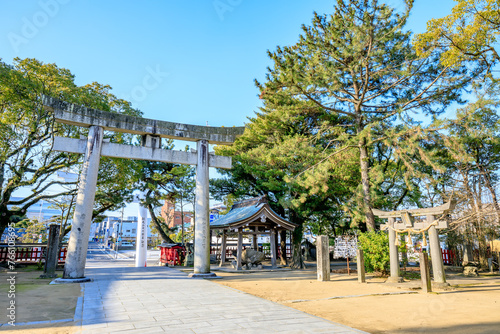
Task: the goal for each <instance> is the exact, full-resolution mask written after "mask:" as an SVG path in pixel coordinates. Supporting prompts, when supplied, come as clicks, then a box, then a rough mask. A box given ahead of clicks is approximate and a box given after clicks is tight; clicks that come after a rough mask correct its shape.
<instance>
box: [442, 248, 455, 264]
mask: <svg viewBox="0 0 500 334" xmlns="http://www.w3.org/2000/svg"><path fill="white" fill-rule="evenodd" d="M441 253H442V254H443V263H444V264H450V265H451V264H454V263H455V262H456V257H457V254H456V253H455V252H454V251H452V250H451V249H442V250H441Z"/></svg>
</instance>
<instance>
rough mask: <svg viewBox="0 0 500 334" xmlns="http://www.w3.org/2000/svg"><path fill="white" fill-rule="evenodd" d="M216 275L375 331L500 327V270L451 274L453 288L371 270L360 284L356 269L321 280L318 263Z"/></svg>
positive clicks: (235, 285) (273, 298)
mask: <svg viewBox="0 0 500 334" xmlns="http://www.w3.org/2000/svg"><path fill="white" fill-rule="evenodd" d="M217 275H218V276H223V279H220V280H214V282H217V283H219V284H222V285H225V286H228V287H231V288H234V289H237V290H241V291H244V292H247V293H249V294H253V295H255V296H258V297H261V298H265V299H268V300H271V301H274V302H278V303H281V304H283V305H286V306H289V307H293V308H295V309H298V310H301V311H304V312H306V313H309V314H313V315H316V316H319V317H321V318H325V319H328V320H331V321H334V322H337V323H341V324H344V325H347V326H351V327H354V328H357V329H361V330H364V331H367V332H370V333H420V332H421V333H499V332H500V276H498V275H496V276H489V275H488V276H486V275H482V276H481V277H478V278H466V277H463V276H462V275H460V274H447V276H448V282H449V283H451V284H452V287H453V288H452V289H451V290H448V291H443V290H441V291H438V290H437V289H436V290H435V292H433V293H429V294H423V293H421V292H417V291H419V290H413V289H411V288H412V287H413V288H415V287H418V286H419V282H420V281H417V280H415V281H408V282H405V283H401V284H386V283H384V281H385V279H382V278H374V277H372V276H369V275H368V276H367V278H368V279H367V283H366V284H360V283H358V282H357V278H356V276H355V275H351V276H348V275H347V274H332V275H331V281H328V282H319V281H317V280H316V271H315V268H310V269H306V270H304V271H281V272H261V273H241V274H240V273H237V274H236V273H224V272H217ZM415 292H417V293H415ZM332 297H336V298H332ZM329 298H332V299H329Z"/></svg>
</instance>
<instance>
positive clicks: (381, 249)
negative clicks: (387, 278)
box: [358, 232, 389, 275]
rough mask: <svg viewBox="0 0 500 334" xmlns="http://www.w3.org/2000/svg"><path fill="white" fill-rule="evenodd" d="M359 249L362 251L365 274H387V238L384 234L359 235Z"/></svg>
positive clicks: (367, 233)
mask: <svg viewBox="0 0 500 334" xmlns="http://www.w3.org/2000/svg"><path fill="white" fill-rule="evenodd" d="M358 241H359V248H360V249H362V250H363V254H364V257H365V270H366V272H369V273H371V272H374V271H379V272H381V273H382V274H384V275H386V274H387V273H388V272H389V237H388V235H387V233H384V232H366V233H361V234H360V235H359V238H358Z"/></svg>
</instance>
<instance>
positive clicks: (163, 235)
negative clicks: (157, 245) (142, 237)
mask: <svg viewBox="0 0 500 334" xmlns="http://www.w3.org/2000/svg"><path fill="white" fill-rule="evenodd" d="M148 211H149V215H150V216H151V220H152V221H153V224H154V225H155V228H156V230H157V231H158V233H160V237H161V238H162V240H163V241H164V242H168V243H170V244H175V242H174V241H173V240H172V239H170V237H169V236H168V234H167V233H165V231H164V230H163V228H162V227H161V225H160V223H159V222H158V219H157V218H156V215H155V212H154V210H153V206H152V205H151V204H148Z"/></svg>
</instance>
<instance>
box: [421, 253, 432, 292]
mask: <svg viewBox="0 0 500 334" xmlns="http://www.w3.org/2000/svg"><path fill="white" fill-rule="evenodd" d="M419 256H420V277H421V278H422V292H425V293H429V292H432V286H431V273H430V271H429V257H428V255H427V253H424V252H422V253H420V255H419Z"/></svg>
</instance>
